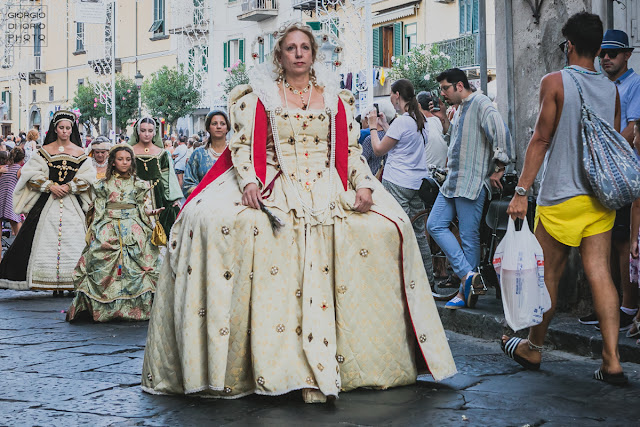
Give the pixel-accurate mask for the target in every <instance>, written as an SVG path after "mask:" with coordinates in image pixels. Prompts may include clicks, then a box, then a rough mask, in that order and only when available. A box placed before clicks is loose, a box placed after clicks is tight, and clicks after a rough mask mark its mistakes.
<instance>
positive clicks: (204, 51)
mask: <svg viewBox="0 0 640 427" xmlns="http://www.w3.org/2000/svg"><path fill="white" fill-rule="evenodd" d="M208 57H209V46H205V47H204V48H203V49H202V69H203V70H204V72H205V73H208V72H209V61H207V58H208Z"/></svg>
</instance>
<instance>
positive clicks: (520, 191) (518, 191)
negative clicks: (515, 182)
mask: <svg viewBox="0 0 640 427" xmlns="http://www.w3.org/2000/svg"><path fill="white" fill-rule="evenodd" d="M516 194H517V195H518V196H526V195H527V190H526V189H525V188H524V187H519V186H518V187H516Z"/></svg>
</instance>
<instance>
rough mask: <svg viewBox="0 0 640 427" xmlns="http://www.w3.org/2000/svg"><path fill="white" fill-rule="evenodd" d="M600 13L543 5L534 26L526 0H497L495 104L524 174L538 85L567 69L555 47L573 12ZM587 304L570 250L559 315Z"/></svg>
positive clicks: (582, 0) (588, 3)
mask: <svg viewBox="0 0 640 427" xmlns="http://www.w3.org/2000/svg"><path fill="white" fill-rule="evenodd" d="M507 1H510V2H511V4H512V16H513V34H511V35H510V34H507V33H506V30H505V22H506V17H505V2H507ZM592 3H596V4H592ZM594 6H595V7H594ZM601 9H602V1H601V0H546V1H544V2H543V5H542V9H541V16H540V22H539V23H535V22H534V18H533V16H532V11H531V8H530V6H529V4H528V2H526V1H525V0H496V51H497V52H498V55H497V57H498V61H497V70H496V72H497V84H498V88H499V90H498V97H497V103H498V108H499V110H500V112H501V114H502V115H503V117H505V119H507V117H508V116H509V108H512V109H513V116H514V125H513V126H512V129H511V131H512V133H513V136H514V138H515V141H516V147H517V154H518V161H517V164H516V168H517V170H518V171H520V170H522V165H523V163H524V157H525V152H526V149H527V145H528V143H529V139H530V138H531V135H532V133H533V127H534V125H535V122H536V118H537V116H538V112H539V106H538V102H539V100H538V91H539V86H540V80H541V79H542V77H543V76H544V75H545V74H547V73H549V72H552V71H557V70H559V69H561V68H562V67H564V65H565V59H564V56H563V55H562V52H560V49H559V48H558V44H559V43H561V42H562V41H564V37H563V36H562V32H561V30H562V26H563V25H564V23H565V22H566V21H567V19H568V18H569V16H571V15H573V14H574V13H577V12H580V11H583V10H588V11H593V12H596V13H600V14H601V12H602V10H601ZM601 16H602V14H601ZM605 22H606V21H605ZM508 37H512V40H513V61H514V67H513V77H512V78H509V77H510V76H509V75H508V72H507V55H506V51H507V46H508V43H507V40H508ZM501 53H502V54H501ZM508 87H510V88H511V89H512V90H513V91H514V99H515V102H514V105H513V106H509V102H508V96H507V94H508V91H507V90H506V88H508ZM536 188H537V187H536ZM590 305H591V295H590V291H589V288H588V285H587V283H586V280H585V278H584V271H583V269H582V263H581V259H580V254H579V251H578V250H577V249H573V250H572V251H571V253H570V256H569V260H568V262H567V268H566V270H565V273H564V275H563V277H562V279H561V283H560V290H559V298H558V310H560V311H575V312H579V313H582V314H586V313H588V311H589V310H590Z"/></svg>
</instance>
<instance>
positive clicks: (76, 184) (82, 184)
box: [67, 159, 97, 201]
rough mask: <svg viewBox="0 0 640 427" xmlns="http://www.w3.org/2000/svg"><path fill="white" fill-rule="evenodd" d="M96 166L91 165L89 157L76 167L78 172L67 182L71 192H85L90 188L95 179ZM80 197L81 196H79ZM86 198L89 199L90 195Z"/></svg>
mask: <svg viewBox="0 0 640 427" xmlns="http://www.w3.org/2000/svg"><path fill="white" fill-rule="evenodd" d="M96 173H97V172H96V168H95V167H94V166H93V162H92V161H91V159H86V160H85V161H84V162H82V164H81V165H80V168H78V173H77V174H76V176H75V177H73V179H72V180H71V181H69V182H68V183H67V184H68V185H69V190H70V192H71V194H80V195H82V194H87V193H89V191H90V189H91V184H93V183H94V182H95V181H96ZM81 197H82V196H81ZM88 200H89V201H90V200H91V196H90V195H89V198H88Z"/></svg>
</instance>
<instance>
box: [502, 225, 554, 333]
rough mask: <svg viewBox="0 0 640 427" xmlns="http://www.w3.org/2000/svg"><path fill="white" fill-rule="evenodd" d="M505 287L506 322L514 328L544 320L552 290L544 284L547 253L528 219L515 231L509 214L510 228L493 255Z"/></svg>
mask: <svg viewBox="0 0 640 427" xmlns="http://www.w3.org/2000/svg"><path fill="white" fill-rule="evenodd" d="M493 268H494V269H495V270H496V274H497V275H498V280H499V282H500V288H501V290H502V306H503V308H504V316H505V318H506V320H507V324H508V325H509V326H510V327H511V329H513V330H514V331H518V330H520V329H524V328H528V327H530V326H535V325H537V324H539V323H541V322H542V315H543V313H544V312H545V311H547V310H549V309H550V308H551V298H550V297H549V291H547V287H546V286H545V284H544V256H543V254H542V247H541V246H540V243H538V240H537V239H536V236H534V235H533V233H532V232H531V231H530V230H529V225H528V224H527V221H523V224H522V229H521V230H520V231H516V226H515V224H514V222H513V219H511V218H509V225H508V226H507V232H506V234H505V236H504V238H503V239H502V241H501V242H500V244H499V245H498V247H497V248H496V253H495V255H494V257H493Z"/></svg>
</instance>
